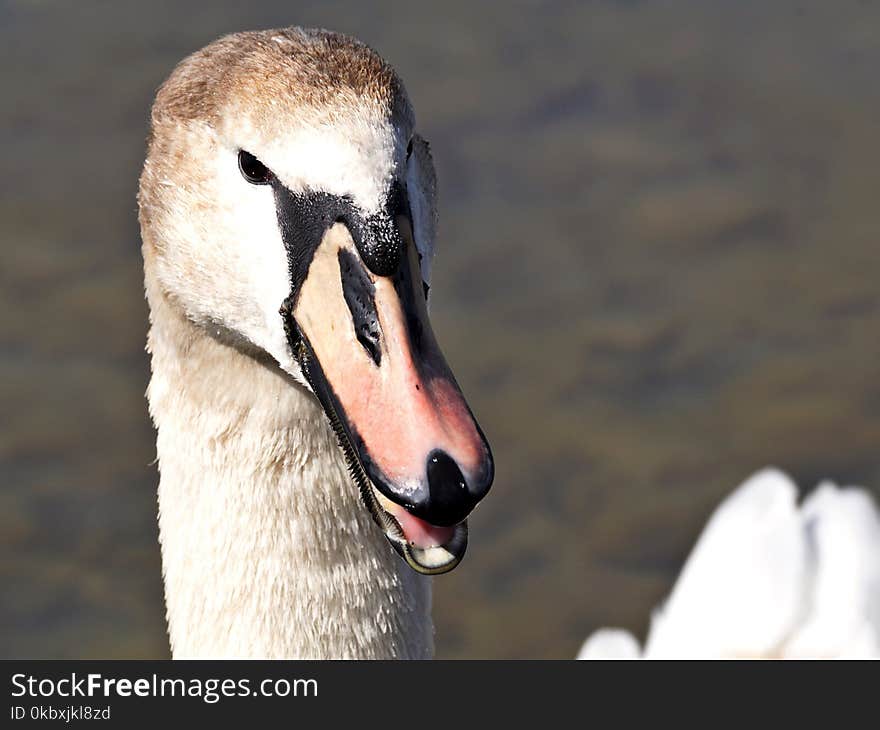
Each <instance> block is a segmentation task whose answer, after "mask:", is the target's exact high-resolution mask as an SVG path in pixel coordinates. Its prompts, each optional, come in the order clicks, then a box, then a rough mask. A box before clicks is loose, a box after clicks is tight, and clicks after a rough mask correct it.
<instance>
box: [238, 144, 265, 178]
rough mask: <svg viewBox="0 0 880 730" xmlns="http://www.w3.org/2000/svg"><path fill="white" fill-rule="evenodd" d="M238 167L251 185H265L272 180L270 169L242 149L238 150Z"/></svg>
mask: <svg viewBox="0 0 880 730" xmlns="http://www.w3.org/2000/svg"><path fill="white" fill-rule="evenodd" d="M238 169H239V170H241V174H242V177H244V179H245V180H247V181H248V182H249V183H250V184H251V185H266V184H268V183H269V182H270V181H271V180H272V171H271V170H270V169H269V168H268V167H266V166H265V165H264V164H263V163H262V162H260V161H259V160H258V159H257V158H256V157H254V156H253V155H252V154H251V153H250V152H245V151H244V150H239V151H238Z"/></svg>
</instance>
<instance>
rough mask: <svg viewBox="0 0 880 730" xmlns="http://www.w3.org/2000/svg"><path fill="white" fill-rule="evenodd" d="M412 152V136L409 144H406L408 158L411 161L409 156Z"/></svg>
mask: <svg viewBox="0 0 880 730" xmlns="http://www.w3.org/2000/svg"><path fill="white" fill-rule="evenodd" d="M411 154H412V138H410V140H409V144H408V145H407V146H406V159H407V161H409V156H410V155H411Z"/></svg>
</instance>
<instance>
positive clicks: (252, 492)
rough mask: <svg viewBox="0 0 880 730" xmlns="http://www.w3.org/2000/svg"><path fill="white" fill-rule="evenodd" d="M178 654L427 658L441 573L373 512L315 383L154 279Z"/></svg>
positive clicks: (155, 400) (154, 382)
mask: <svg viewBox="0 0 880 730" xmlns="http://www.w3.org/2000/svg"><path fill="white" fill-rule="evenodd" d="M147 298H148V300H149V302H150V309H151V316H150V320H151V328H150V334H149V338H148V351H149V352H150V355H151V359H152V378H151V381H150V386H149V389H148V393H147V396H148V400H149V404H150V413H151V415H152V417H153V421H154V423H155V425H156V427H157V432H158V435H157V455H158V463H159V472H160V480H159V494H158V497H159V533H160V543H161V547H162V564H163V578H164V583H165V596H166V606H167V618H168V630H169V636H170V642H171V648H172V653H173V655H174V657H175V658H182V657H241V658H258V657H260V658H316V659H322V658H429V657H430V656H431V655H432V653H433V627H432V624H431V618H430V605H431V584H430V579H428V578H425V577H424V576H420V575H417V574H416V573H414V572H413V571H411V570H410V569H409V568H408V567H407V566H406V565H405V564H404V563H403V561H401V560H400V559H399V558H398V557H397V556H396V555H395V554H394V552H393V551H392V549H391V547H390V546H389V545H388V543H387V541H386V539H385V538H384V536H383V535H382V534H381V532H380V531H379V529H378V528H377V527H376V526H375V525H374V524H373V523H372V520H371V519H370V517H369V515H368V513H367V510H366V509H365V508H364V507H363V505H362V504H361V502H360V498H359V496H358V494H357V490H356V488H355V486H354V485H353V484H352V483H351V480H350V478H349V477H348V474H347V472H346V468H345V463H344V459H343V457H342V455H341V453H340V450H339V448H338V445H337V444H336V442H335V440H334V436H333V434H332V431H331V429H330V427H329V425H328V424H327V423H326V419H325V418H324V416H323V413H322V411H321V409H320V407H319V406H318V404H317V402H316V401H315V399H314V398H313V396H312V395H311V394H310V393H309V392H308V391H306V390H305V389H304V388H303V387H301V386H300V385H299V384H297V383H296V382H295V381H293V379H291V378H290V377H289V376H287V375H286V374H284V373H282V372H281V371H280V370H279V369H278V368H277V367H275V366H274V365H273V364H272V363H270V362H261V361H260V360H259V359H258V357H256V356H255V355H254V353H248V352H247V351H246V349H245V348H244V347H242V346H240V344H239V343H233V342H229V341H224V339H223V338H222V337H216V336H213V335H212V334H211V333H209V331H208V330H207V329H206V328H203V327H201V326H198V325H196V324H193V323H192V322H190V321H188V320H187V319H186V318H185V317H183V316H182V315H181V314H180V313H179V311H178V310H177V309H176V308H175V307H174V306H173V304H172V303H171V302H170V301H168V300H167V299H166V298H165V296H164V295H162V294H161V293H160V292H159V291H158V288H157V287H156V286H153V285H151V280H150V276H149V271H148V275H147Z"/></svg>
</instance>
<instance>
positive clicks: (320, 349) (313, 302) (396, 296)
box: [282, 215, 494, 574]
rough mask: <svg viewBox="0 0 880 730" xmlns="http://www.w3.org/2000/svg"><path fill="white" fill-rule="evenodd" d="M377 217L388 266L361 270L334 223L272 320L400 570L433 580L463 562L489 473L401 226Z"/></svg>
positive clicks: (485, 449) (357, 252)
mask: <svg viewBox="0 0 880 730" xmlns="http://www.w3.org/2000/svg"><path fill="white" fill-rule="evenodd" d="M388 220H389V223H390V222H391V221H393V226H394V228H395V230H394V234H395V236H396V237H397V238H396V239H395V240H397V241H398V244H397V245H398V248H399V253H400V255H399V256H398V258H397V263H396V265H395V266H384V264H383V267H377V266H375V265H374V266H373V267H372V269H371V267H370V266H368V265H367V263H365V260H364V259H365V258H366V259H367V260H368V261H370V258H369V254H368V253H367V255H365V256H362V252H363V251H364V247H363V246H359V245H357V244H356V242H355V238H354V237H353V236H352V232H351V230H350V229H349V227H348V226H347V225H346V224H345V223H343V222H337V223H334V224H333V225H332V226H331V227H330V228H328V229H327V230H326V231H325V233H324V234H323V238H322V239H321V241H320V243H319V244H318V246H317V248H316V249H315V252H314V255H313V257H312V260H311V263H310V264H309V267H308V271H307V273H306V276H305V278H304V279H303V281H302V284H301V286H300V288H299V291H298V292H297V294H296V298H295V301H292V302H288V304H287V310H286V313H285V309H284V308H282V314H283V315H284V314H286V317H287V319H286V326H287V328H288V339H289V340H290V344H291V347H292V349H293V351H294V353H295V354H296V355H297V358H298V359H299V362H300V365H301V367H302V369H303V372H304V373H305V375H306V377H307V378H308V380H309V382H310V384H311V385H312V389H313V390H314V392H315V395H316V396H317V397H318V399H319V400H320V401H321V404H322V405H323V407H324V410H325V412H326V413H327V415H328V417H329V419H330V421H331V424H332V425H333V426H334V428H335V430H336V432H337V436H338V437H339V440H340V445H341V446H342V449H343V451H344V452H345V453H346V457H347V458H348V461H349V467H350V469H351V471H352V475H353V476H354V478H355V481H357V482H359V486H360V488H361V495H362V497H363V499H364V502H365V503H366V505H367V506H368V508H369V509H370V511H371V513H372V514H373V517H374V519H375V520H376V522H377V523H378V524H379V525H380V526H381V527H382V528H383V530H384V531H385V534H386V536H387V537H388V539H389V540H390V541H391V543H392V546H393V547H394V548H395V549H396V550H397V552H398V553H399V554H400V555H401V556H402V557H403V558H404V559H405V560H406V561H407V563H408V564H409V565H410V566H411V567H412V568H414V569H415V570H417V571H418V572H420V573H427V574H434V573H443V572H446V571H448V570H451V569H452V568H453V567H455V565H457V564H458V562H459V561H460V560H461V558H462V556H463V555H464V552H465V549H466V547H467V524H466V518H467V516H468V515H469V514H470V512H471V511H472V510H473V508H474V507H475V506H476V504H477V503H478V502H479V501H480V500H481V499H482V498H483V497H484V496H485V494H486V492H487V491H488V490H489V487H490V485H491V483H492V478H493V474H494V466H493V461H492V455H491V452H490V450H489V446H488V444H487V442H486V440H485V438H484V436H483V434H482V432H481V430H480V428H479V426H478V425H477V423H476V421H475V420H474V417H473V415H472V413H471V411H470V409H469V408H468V406H467V403H466V402H465V399H464V397H463V396H462V393H461V390H460V389H459V387H458V384H457V383H456V381H455V378H454V377H453V375H452V372H451V371H450V369H449V366H448V365H447V364H446V360H445V359H444V357H443V354H442V353H441V351H440V348H439V347H438V345H437V341H436V339H435V337H434V333H433V331H432V330H431V325H430V322H429V320H428V315H427V308H426V301H425V298H426V293H425V292H426V288H425V287H423V283H422V279H421V274H420V267H419V261H418V254H417V250H416V246H415V243H414V241H413V234H412V230H411V226H410V222H409V219H408V218H407V217H406V216H404V215H397V216H395V217H393V218H389V219H388ZM377 268H378V269H380V273H378V274H377V273H375V271H374V270H373V269H377Z"/></svg>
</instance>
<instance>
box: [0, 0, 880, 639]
mask: <svg viewBox="0 0 880 730" xmlns="http://www.w3.org/2000/svg"><path fill="white" fill-rule="evenodd" d="M287 24H305V25H321V26H325V27H330V28H333V29H336V30H341V31H345V32H349V33H352V34H355V35H357V36H359V37H360V38H362V39H363V40H365V41H367V42H368V43H370V44H371V45H372V46H374V47H375V48H377V49H378V50H379V51H380V52H381V53H382V54H383V55H384V56H385V57H386V58H387V59H388V60H390V61H391V62H392V63H393V64H394V65H395V66H396V67H397V68H398V70H399V72H400V73H401V75H402V76H403V78H404V79H405V81H406V83H407V87H408V89H409V93H410V96H411V98H412V99H413V102H414V104H415V106H416V110H417V113H418V115H419V123H420V128H421V130H422V131H423V133H424V134H425V136H427V137H428V138H429V139H430V140H431V142H432V146H433V149H434V155H435V159H436V162H437V167H438V172H439V178H440V192H441V237H440V238H441V247H442V248H441V252H440V254H439V256H438V259H437V262H436V266H435V280H434V284H433V288H432V294H433V299H434V304H433V314H434V320H435V326H436V329H437V332H438V336H439V338H440V340H441V342H443V343H444V347H445V350H446V352H447V355H448V357H449V360H450V362H451V363H452V365H453V367H454V369H455V371H456V374H457V376H458V379H459V381H460V382H461V385H462V387H463V389H464V391H465V393H466V394H467V395H468V397H469V400H470V402H471V405H472V407H473V409H474V411H475V412H476V414H477V415H478V417H479V419H480V422H481V424H482V426H483V428H484V430H485V431H486V433H487V435H488V436H489V438H490V440H491V442H492V444H493V447H494V450H495V455H496V461H497V478H496V484H495V487H494V491H493V493H492V494H491V496H490V498H489V499H488V500H487V501H486V503H485V504H484V505H483V506H482V507H481V508H480V509H479V510H478V512H477V513H476V514H475V516H474V518H473V519H472V523H471V524H472V541H471V547H470V550H469V553H468V556H467V558H466V560H465V562H464V563H463V564H462V566H461V567H460V568H458V569H457V570H456V571H455V572H454V573H452V574H450V575H448V576H445V577H442V578H440V579H438V580H437V581H436V591H435V593H436V612H435V613H436V620H437V645H438V654H439V656H441V657H567V656H572V655H573V654H574V653H575V652H576V650H577V648H578V646H579V644H580V642H581V641H582V639H583V638H584V637H585V636H586V635H587V633H589V632H590V631H591V630H592V629H594V628H596V627H597V626H600V625H607V624H616V625H622V626H625V627H627V628H630V629H632V630H635V631H636V632H637V633H640V634H641V633H643V632H644V629H645V627H646V624H647V619H648V615H649V610H650V607H651V606H652V605H654V604H655V603H656V602H657V601H659V600H660V599H661V597H662V596H663V595H664V593H665V592H666V591H668V589H669V587H670V585H671V582H672V580H673V579H674V576H675V573H676V570H677V568H678V566H679V565H680V564H681V561H682V559H683V558H684V556H685V555H686V553H687V550H688V548H689V546H690V545H691V543H692V541H693V540H694V538H695V537H696V535H697V533H698V530H699V528H700V525H701V524H702V522H703V521H704V520H705V518H706V516H707V515H708V513H709V512H710V510H711V509H712V507H713V506H714V504H715V503H716V502H717V501H718V499H719V498H720V497H721V496H722V495H723V494H724V493H726V492H727V491H729V490H730V489H731V488H733V487H734V486H735V484H737V483H738V482H739V481H740V480H742V479H743V478H744V477H746V476H747V475H748V474H749V473H750V472H751V471H753V470H755V469H756V468H758V467H760V466H762V465H764V464H767V463H775V464H778V465H779V466H782V467H784V468H786V469H788V470H790V471H791V472H792V473H793V474H794V476H795V477H796V478H797V479H798V480H799V482H800V483H802V484H807V485H810V484H812V483H814V482H816V481H817V480H819V479H821V478H823V477H826V476H830V477H834V478H836V479H837V480H840V481H844V482H859V483H863V484H865V485H867V486H870V487H873V488H874V489H875V490H877V488H878V487H880V458H878V443H880V418H878V414H880V379H878V377H877V374H878V362H880V336H878V335H880V293H878V282H880V255H878V243H880V206H878V191H880V145H878V131H880V86H878V84H877V69H878V68H880V5H878V4H877V3H871V2H849V1H841V2H836V3H822V2H784V1H779V2H773V3H764V2H757V1H754V2H740V3H727V2H723V1H722V0H713V1H711V2H706V1H705V0H690V1H684V0H683V1H680V2H662V3H643V2H636V1H635V0H632V1H630V2H550V3H545V4H538V3H521V4H516V3H504V4H502V3H498V4H496V5H494V6H493V5H490V4H483V3H474V2H456V1H451V2H445V3H431V4H428V3H425V4H419V3H411V2H408V3H391V2H380V3H360V2H354V1H353V0H351V1H349V2H320V3H319V2H308V3H305V2H304V3H296V2H289V1H287V2H271V3H239V2H218V3H176V2H151V3H139V4H135V3H127V2H92V1H85V0H83V1H82V2H55V1H52V0H42V1H36V0H32V1H25V0H5V1H3V0H0V80H2V87H0V88H2V90H3V94H2V100H0V135H2V140H3V155H2V159H3V161H2V163H0V164H2V166H3V173H4V174H3V175H0V246H2V261H3V264H2V267H0V475H2V491H0V545H2V549H0V585H2V586H3V588H2V597H0V626H2V631H0V655H2V656H7V657H8V656H41V657H47V656H55V657H94V656H104V657H157V656H158V657H161V656H166V655H167V648H166V640H165V635H164V624H163V620H164V619H163V604H162V596H161V580H160V565H159V552H158V546H157V544H156V525H155V512H156V502H155V485H156V480H157V473H156V468H155V465H154V464H153V463H152V461H153V457H154V447H153V441H154V434H153V432H152V429H151V426H150V424H149V421H148V418H147V415H146V409H145V404H144V401H143V392H144V389H145V387H146V383H147V378H148V363H147V360H146V357H145V355H144V352H143V343H144V337H145V331H146V314H147V312H146V306H145V303H144V301H143V296H142V285H141V262H140V253H139V240H138V229H137V222H136V209H135V199H134V195H135V185H136V179H137V175H138V170H139V165H140V164H141V161H142V158H143V153H144V138H145V135H146V119H147V112H148V108H149V104H150V101H151V98H152V95H153V93H154V91H155V89H156V87H157V86H158V84H159V83H160V82H161V80H162V79H163V78H164V77H165V76H166V75H167V74H168V72H169V71H170V70H171V68H172V66H173V64H174V63H175V62H176V61H177V60H179V59H180V58H182V57H183V56H185V55H186V54H187V53H189V52H191V51H193V50H195V49H196V48H198V47H200V46H202V45H204V44H205V43H206V42H208V41H210V40H212V39H213V38H215V37H216V36H218V35H220V34H222V33H224V32H229V31H233V30H242V29H250V28H260V27H273V26H279V25H287ZM875 493H877V491H875Z"/></svg>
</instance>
